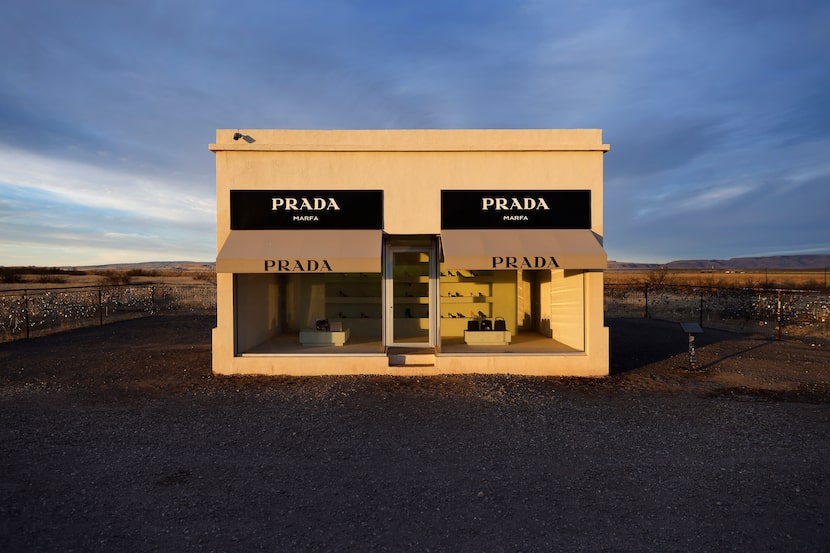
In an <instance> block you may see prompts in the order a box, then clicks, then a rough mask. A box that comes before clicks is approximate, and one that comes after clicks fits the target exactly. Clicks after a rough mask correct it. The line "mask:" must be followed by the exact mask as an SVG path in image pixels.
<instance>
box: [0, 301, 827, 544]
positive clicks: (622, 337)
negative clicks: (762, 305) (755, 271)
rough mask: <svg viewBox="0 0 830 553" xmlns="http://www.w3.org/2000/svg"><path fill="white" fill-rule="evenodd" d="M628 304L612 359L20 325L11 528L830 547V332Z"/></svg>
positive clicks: (3, 434)
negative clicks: (250, 372) (259, 365)
mask: <svg viewBox="0 0 830 553" xmlns="http://www.w3.org/2000/svg"><path fill="white" fill-rule="evenodd" d="M608 324H609V326H610V328H611V357H612V369H613V373H614V374H613V375H612V376H609V377H607V378H602V379H573V378H529V377H517V376H477V375H471V376H446V377H427V378H414V377H406V378H404V377H399V378H395V377H322V378H305V379H304V378H288V377H280V378H261V377H257V378H253V377H214V376H212V374H211V372H210V329H211V327H212V326H213V320H212V318H211V317H205V316H194V315H175V316H164V317H155V318H148V319H141V320H134V321H127V322H122V323H115V324H111V325H107V326H103V327H96V328H87V329H80V330H75V331H71V332H66V333H63V334H57V335H53V336H48V337H44V338H37V339H32V340H27V341H19V342H13V343H7V344H0V551H5V552H13V551H27V552H29V551H62V552H64V551H125V552H130V551H453V552H461V551H494V552H498V551H510V552H513V551H661V552H663V551H750V550H751V551H756V552H758V551H828V546H827V544H828V543H830V527H828V524H830V521H828V517H827V513H828V512H830V463H828V459H830V351H827V348H821V347H818V346H811V345H810V344H803V343H800V342H793V341H783V342H777V341H770V340H766V339H762V338H759V337H754V336H744V335H738V334H732V333H728V332H723V331H715V330H708V329H707V331H706V332H705V333H704V334H702V335H700V336H699V337H698V340H697V346H698V347H697V351H696V353H697V361H698V365H699V367H700V370H697V371H692V370H689V362H688V353H687V338H686V336H685V335H684V334H683V333H682V331H681V330H680V328H679V325H677V324H676V323H667V322H662V321H653V320H642V319H615V320H610V321H609V322H608Z"/></svg>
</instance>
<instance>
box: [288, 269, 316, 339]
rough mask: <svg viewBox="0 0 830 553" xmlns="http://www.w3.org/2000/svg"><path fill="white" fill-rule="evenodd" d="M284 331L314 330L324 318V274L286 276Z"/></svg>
mask: <svg viewBox="0 0 830 553" xmlns="http://www.w3.org/2000/svg"><path fill="white" fill-rule="evenodd" d="M286 277H287V285H286V309H285V319H286V321H285V322H286V330H288V331H292V332H297V331H300V330H304V329H308V328H315V326H316V323H317V321H318V320H321V319H325V318H326V281H325V275H324V274H301V275H286Z"/></svg>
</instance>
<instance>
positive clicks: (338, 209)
mask: <svg viewBox="0 0 830 553" xmlns="http://www.w3.org/2000/svg"><path fill="white" fill-rule="evenodd" d="M230 193H231V198H230V199H231V230H312V229H317V230H341V229H344V230H373V229H383V191H382V190H231V191H230Z"/></svg>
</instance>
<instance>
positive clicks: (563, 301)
mask: <svg viewBox="0 0 830 553" xmlns="http://www.w3.org/2000/svg"><path fill="white" fill-rule="evenodd" d="M550 275H551V279H550V283H549V290H550V295H549V296H546V295H543V297H549V298H550V302H549V304H548V310H549V320H550V330H551V332H552V337H553V338H554V339H555V340H557V341H559V342H562V343H563V344H565V345H567V346H570V347H572V348H575V349H578V350H584V349H585V279H584V273H583V271H573V270H554V271H551V273H550ZM543 305H544V304H543Z"/></svg>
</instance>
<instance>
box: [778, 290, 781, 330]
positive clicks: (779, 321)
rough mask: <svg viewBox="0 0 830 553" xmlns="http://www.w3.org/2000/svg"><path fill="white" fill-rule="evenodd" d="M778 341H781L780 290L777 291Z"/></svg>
mask: <svg viewBox="0 0 830 553" xmlns="http://www.w3.org/2000/svg"><path fill="white" fill-rule="evenodd" d="M778 339H779V340H780V339H781V290H779V291H778Z"/></svg>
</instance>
